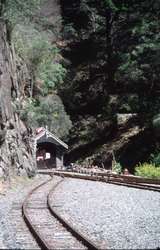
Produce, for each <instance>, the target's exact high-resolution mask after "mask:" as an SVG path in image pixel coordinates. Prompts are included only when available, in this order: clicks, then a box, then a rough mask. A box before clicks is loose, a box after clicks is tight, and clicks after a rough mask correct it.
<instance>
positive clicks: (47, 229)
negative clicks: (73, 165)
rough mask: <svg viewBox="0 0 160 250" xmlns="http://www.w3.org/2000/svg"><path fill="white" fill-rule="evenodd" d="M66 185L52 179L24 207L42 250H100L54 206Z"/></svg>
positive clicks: (28, 222) (29, 196) (30, 197)
mask: <svg viewBox="0 0 160 250" xmlns="http://www.w3.org/2000/svg"><path fill="white" fill-rule="evenodd" d="M62 181H63V179H60V181H59V182H56V183H55V181H54V180H53V179H52V178H51V179H50V180H49V181H46V182H44V183H42V184H40V185H39V186H37V187H36V188H34V189H33V190H32V191H31V192H30V193H29V194H28V196H27V197H26V199H25V201H24V203H23V206H22V214H23V217H24V220H25V222H26V224H27V226H28V227H29V229H30V231H31V233H32V234H33V236H34V237H35V239H36V241H37V242H38V244H39V246H40V247H41V248H42V249H98V247H97V246H95V244H94V243H92V242H91V241H90V240H88V239H87V237H85V236H83V235H82V234H81V233H80V232H78V231H77V230H76V229H75V228H74V227H73V226H72V225H70V224H68V222H67V221H65V220H64V219H63V218H61V216H60V215H59V214H58V213H57V212H56V209H55V208H56V205H55V208H54V206H53V205H51V194H52V193H53V192H54V191H55V188H56V187H57V185H59V184H60V183H61V182H62Z"/></svg>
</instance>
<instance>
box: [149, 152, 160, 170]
mask: <svg viewBox="0 0 160 250" xmlns="http://www.w3.org/2000/svg"><path fill="white" fill-rule="evenodd" d="M151 162H152V163H153V164H155V166H156V167H160V152H159V153H158V152H157V153H155V154H151Z"/></svg>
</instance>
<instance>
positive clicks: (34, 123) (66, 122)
mask: <svg viewBox="0 0 160 250" xmlns="http://www.w3.org/2000/svg"><path fill="white" fill-rule="evenodd" d="M21 119H23V120H24V121H25V122H26V123H27V124H28V125H29V126H31V127H32V128H37V127H45V126H46V125H47V126H48V129H49V130H50V131H51V132H53V133H54V134H56V135H57V136H59V137H61V138H65V137H66V136H67V135H68V133H69V130H70V129H71V127H72V123H71V120H70V118H69V116H68V115H67V114H66V112H65V109H64V106H63V103H62V101H61V99H60V97H59V96H58V95H48V96H47V97H43V98H41V99H40V102H39V103H36V102H35V100H34V99H29V101H28V103H26V106H25V107H24V110H22V112H21Z"/></svg>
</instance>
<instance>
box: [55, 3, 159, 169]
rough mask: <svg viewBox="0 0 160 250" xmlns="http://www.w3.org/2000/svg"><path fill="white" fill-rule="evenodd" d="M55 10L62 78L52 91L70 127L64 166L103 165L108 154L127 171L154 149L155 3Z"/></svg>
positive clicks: (77, 5)
mask: <svg viewBox="0 0 160 250" xmlns="http://www.w3.org/2000/svg"><path fill="white" fill-rule="evenodd" d="M61 7H62V16H63V39H64V41H63V43H62V51H63V56H64V58H65V62H64V64H65V66H66V67H67V69H68V73H67V77H66V79H65V85H62V86H61V87H60V88H59V93H60V95H61V97H62V100H63V102H64V104H65V107H66V110H67V112H68V114H69V115H70V116H71V120H72V122H73V129H72V131H71V133H70V140H69V143H70V144H71V149H70V152H69V154H68V155H67V157H66V161H75V160H80V159H81V160H84V159H85V158H86V157H88V159H91V161H90V162H93V163H94V164H95V163H96V164H99V165H102V163H103V164H104V165H105V166H106V167H107V166H109V165H110V162H111V158H112V153H113V151H114V153H115V155H116V160H117V161H120V162H121V164H122V165H123V167H129V168H130V170H131V171H132V170H133V168H134V165H135V164H136V163H138V162H140V161H144V160H147V159H148V157H149V155H150V153H151V152H152V151H154V149H155V147H156V146H155V145H156V138H155V136H153V133H154V131H153V130H152V119H153V117H154V115H156V114H157V113H158V112H159V109H160V99H159V90H160V89H159V86H160V85H159V77H158V76H159V71H158V67H159V59H158V55H159V53H160V50H159V46H158V44H159V35H158V22H159V21H158V20H157V19H156V17H155V15H156V14H158V13H159V10H160V8H159V7H160V6H159V5H157V4H149V3H148V1H145V0H143V1H141V3H139V2H137V1H132V3H130V2H129V1H98V0H93V1H86V0H74V1H69V2H67V1H63V0H61ZM132 114H133V115H132ZM119 116H120V117H121V120H122V121H119ZM135 117H136V118H135ZM126 137H127V138H126Z"/></svg>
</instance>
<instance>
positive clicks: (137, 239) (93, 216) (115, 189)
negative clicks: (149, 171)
mask: <svg viewBox="0 0 160 250" xmlns="http://www.w3.org/2000/svg"><path fill="white" fill-rule="evenodd" d="M52 200H53V204H54V205H55V206H56V209H57V211H58V212H59V213H60V214H61V215H62V216H63V217H64V218H65V219H67V220H68V221H69V222H71V223H72V224H73V225H74V226H75V227H76V228H77V229H78V230H79V231H80V232H81V233H83V234H84V235H87V237H88V238H89V239H90V240H92V241H93V242H94V243H95V244H97V245H98V246H99V247H100V248H101V249H102V248H103V249H106V248H107V249H157V248H160V193H158V192H153V191H146V190H142V189H135V188H128V187H125V186H118V185H113V184H107V183H101V182H94V181H86V180H77V179H71V178H66V180H65V181H64V182H63V183H61V184H60V185H59V186H58V187H57V188H56V190H55V192H54V194H53V196H52Z"/></svg>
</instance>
